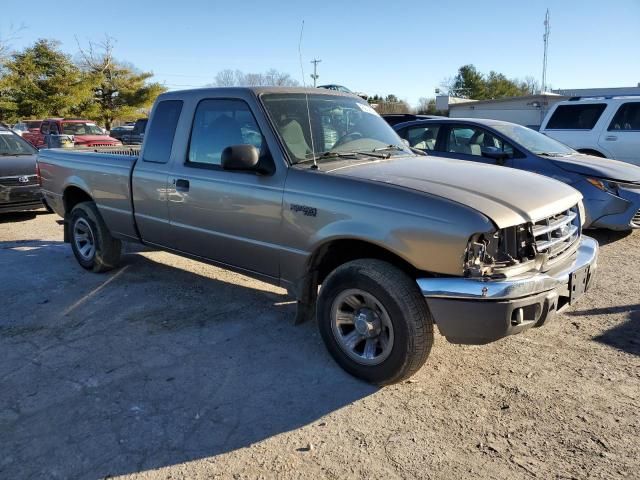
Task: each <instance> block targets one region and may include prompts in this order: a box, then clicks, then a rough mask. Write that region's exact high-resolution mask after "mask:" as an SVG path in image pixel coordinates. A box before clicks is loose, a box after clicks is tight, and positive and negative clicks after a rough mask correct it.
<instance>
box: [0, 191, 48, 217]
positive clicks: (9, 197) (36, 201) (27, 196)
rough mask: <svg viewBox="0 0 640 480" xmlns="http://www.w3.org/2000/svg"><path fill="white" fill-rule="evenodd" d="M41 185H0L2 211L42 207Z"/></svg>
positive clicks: (0, 209) (0, 210)
mask: <svg viewBox="0 0 640 480" xmlns="http://www.w3.org/2000/svg"><path fill="white" fill-rule="evenodd" d="M42 207H43V203H42V193H41V192H40V187H39V186H37V185H35V186H27V187H6V186H3V185H0V212H21V211H24V210H35V209H38V208H42Z"/></svg>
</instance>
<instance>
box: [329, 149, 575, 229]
mask: <svg viewBox="0 0 640 480" xmlns="http://www.w3.org/2000/svg"><path fill="white" fill-rule="evenodd" d="M329 172H330V173H331V174H335V175H345V176H349V177H354V178H360V179H363V180H369V181H374V182H380V183H387V184H392V185H397V186H400V187H405V188H410V189H412V190H417V191H420V192H424V193H427V194H431V195H437V196H439V197H443V198H447V199H449V200H452V201H454V202H457V203H461V204H463V205H466V206H468V207H471V208H473V209H475V210H477V211H479V212H481V213H483V214H484V215H486V216H487V217H489V218H490V219H491V220H493V222H494V223H495V224H496V225H497V226H498V228H506V227H510V226H513V225H519V224H522V223H527V222H535V221H538V220H540V219H542V218H546V217H549V216H551V215H553V214H556V213H558V212H561V211H563V210H566V209H568V208H570V207H572V206H574V205H575V204H577V203H578V201H580V199H581V198H582V195H581V194H580V192H578V191H577V190H575V189H574V188H572V187H570V186H568V185H566V184H564V183H561V182H559V181H557V180H553V179H551V178H548V177H543V176H542V175H537V174H535V173H529V172H524V171H521V170H515V169H512V168H507V167H499V166H495V165H487V164H482V163H476V162H467V161H463V160H454V159H448V158H441V157H435V156H417V157H400V158H399V157H393V158H390V159H388V160H379V161H367V162H362V163H355V164H352V165H347V166H344V167H340V168H336V169H333V170H329Z"/></svg>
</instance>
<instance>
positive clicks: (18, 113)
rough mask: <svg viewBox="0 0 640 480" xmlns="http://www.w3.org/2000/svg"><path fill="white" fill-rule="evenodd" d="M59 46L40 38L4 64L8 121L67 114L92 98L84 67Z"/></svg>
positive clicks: (2, 110) (1, 88)
mask: <svg viewBox="0 0 640 480" xmlns="http://www.w3.org/2000/svg"><path fill="white" fill-rule="evenodd" d="M58 45H59V44H58V42H57V41H54V40H38V41H36V42H35V44H34V45H33V46H31V47H28V48H26V49H25V50H23V51H22V52H18V53H14V54H13V55H11V58H10V59H9V60H8V61H6V62H5V63H4V72H3V75H2V78H1V79H0V115H1V116H2V118H3V119H4V120H9V121H13V120H16V119H18V118H30V117H47V116H64V115H66V114H68V113H70V112H71V111H72V109H73V107H74V106H75V105H78V104H79V103H81V102H83V101H85V100H86V99H87V98H88V97H89V95H90V90H89V89H88V88H87V84H86V83H85V82H84V80H83V77H82V74H81V72H80V70H79V69H78V67H77V66H76V65H74V64H73V62H72V61H71V58H70V57H69V56H68V55H66V54H64V53H63V52H61V51H60V50H59V48H58Z"/></svg>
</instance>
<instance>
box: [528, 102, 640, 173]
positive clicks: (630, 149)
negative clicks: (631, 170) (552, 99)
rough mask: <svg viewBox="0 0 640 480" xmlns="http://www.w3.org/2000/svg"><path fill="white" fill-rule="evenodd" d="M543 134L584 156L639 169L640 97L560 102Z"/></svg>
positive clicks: (547, 122) (550, 115)
mask: <svg viewBox="0 0 640 480" xmlns="http://www.w3.org/2000/svg"><path fill="white" fill-rule="evenodd" d="M540 132H542V133H544V134H545V135H548V136H550V137H552V138H555V139H556V140H558V141H560V142H562V143H565V144H567V145H569V146H570V147H573V148H575V149H576V150H578V151H579V152H582V153H587V154H589V155H596V156H598V157H606V158H614V159H616V160H622V161H623V162H629V163H634V164H636V165H640V97H602V98H588V99H580V98H577V99H571V100H566V101H563V102H558V103H556V104H555V105H554V106H553V107H551V109H550V110H549V112H548V113H547V115H546V117H545V119H544V121H543V122H542V125H541V126H540Z"/></svg>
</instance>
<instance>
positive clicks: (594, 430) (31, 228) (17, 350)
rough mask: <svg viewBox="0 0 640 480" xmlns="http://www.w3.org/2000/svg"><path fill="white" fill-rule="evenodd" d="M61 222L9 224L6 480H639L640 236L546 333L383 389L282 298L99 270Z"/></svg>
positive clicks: (175, 266)
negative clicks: (76, 249)
mask: <svg viewBox="0 0 640 480" xmlns="http://www.w3.org/2000/svg"><path fill="white" fill-rule="evenodd" d="M56 220H57V217H55V216H54V215H47V214H44V213H39V214H37V215H3V216H0V266H1V270H0V272H1V273H0V280H1V281H2V293H0V296H1V298H2V305H3V307H4V308H3V313H2V314H1V315H0V351H1V352H2V356H1V357H0V358H1V359H2V361H1V362H0V446H1V447H2V448H1V450H0V452H1V453H0V478H7V479H23V478H50V479H57V478H60V479H67V478H103V477H109V476H120V475H122V476H123V477H128V478H153V479H156V478H162V479H179V478H197V479H204V478H285V479H288V478H312V477H315V478H363V479H371V478H384V479H394V478H445V479H448V478H451V479H460V478H486V479H491V478H495V479H502V478H532V477H535V478H544V479H549V478H578V479H582V478H584V479H586V478H589V479H592V478H638V475H639V472H640V415H639V413H640V288H638V285H639V280H640V269H638V265H640V232H636V233H633V234H630V235H624V234H613V233H607V232H596V233H595V235H594V236H596V237H597V238H598V240H599V241H600V242H601V245H602V249H601V257H600V262H599V268H600V271H599V275H598V278H597V281H596V286H595V288H594V290H592V291H591V292H590V293H589V294H588V295H587V296H586V297H584V298H583V299H582V300H581V302H580V303H579V304H578V305H576V306H575V307H573V308H571V309H570V310H569V311H567V312H566V313H565V314H564V315H559V316H557V317H556V319H555V321H554V323H552V324H550V325H547V326H545V327H544V328H541V329H536V330H533V331H528V332H526V333H524V334H522V335H518V336H514V337H511V338H507V339H504V340H502V341H499V342H496V343H493V344H491V345H485V346H478V347H475V346H455V345H450V344H448V343H447V342H446V341H445V340H444V338H442V337H440V336H437V335H436V344H435V346H434V349H433V352H432V355H431V357H430V358H429V361H428V362H427V364H426V365H425V366H424V367H423V368H422V370H420V371H419V372H418V374H417V375H415V376H414V377H413V378H412V379H411V380H409V381H408V382H405V383H403V384H400V385H395V386H391V387H387V388H383V389H377V388H374V387H371V386H369V385H367V384H364V383H362V382H360V381H358V380H355V379H353V378H351V377H350V376H348V375H347V374H345V373H344V372H343V371H342V370H340V369H339V368H338V367H337V366H336V365H335V364H334V363H333V361H332V360H331V359H330V357H329V356H328V354H327V353H326V352H325V349H324V347H323V345H322V343H321V340H320V337H319V335H318V333H317V332H316V328H315V325H313V324H312V323H311V322H309V323H307V324H303V325H301V326H298V327H295V326H293V316H294V306H293V304H292V303H291V301H290V299H289V298H287V297H286V296H285V292H284V291H282V290H280V289H278V288H274V287H272V286H269V285H265V284H263V283H260V282H257V281H255V280H251V279H249V278H246V277H243V276H241V275H238V274H234V273H229V272H226V271H224V270H220V269H218V268H214V267H211V266H208V265H204V264H200V263H196V262H192V261H190V260H185V259H182V258H180V257H177V256H173V255H170V254H167V253H163V252H144V253H131V254H128V255H126V256H125V258H124V266H123V267H122V268H120V269H119V270H117V271H115V272H111V273H109V274H106V275H96V274H92V273H88V272H85V271H84V270H82V269H81V268H80V267H79V266H78V264H77V263H76V262H75V259H74V258H73V255H72V253H71V249H70V247H69V246H68V245H67V244H64V243H62V227H61V226H59V225H58V224H56V223H55V221H56Z"/></svg>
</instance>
